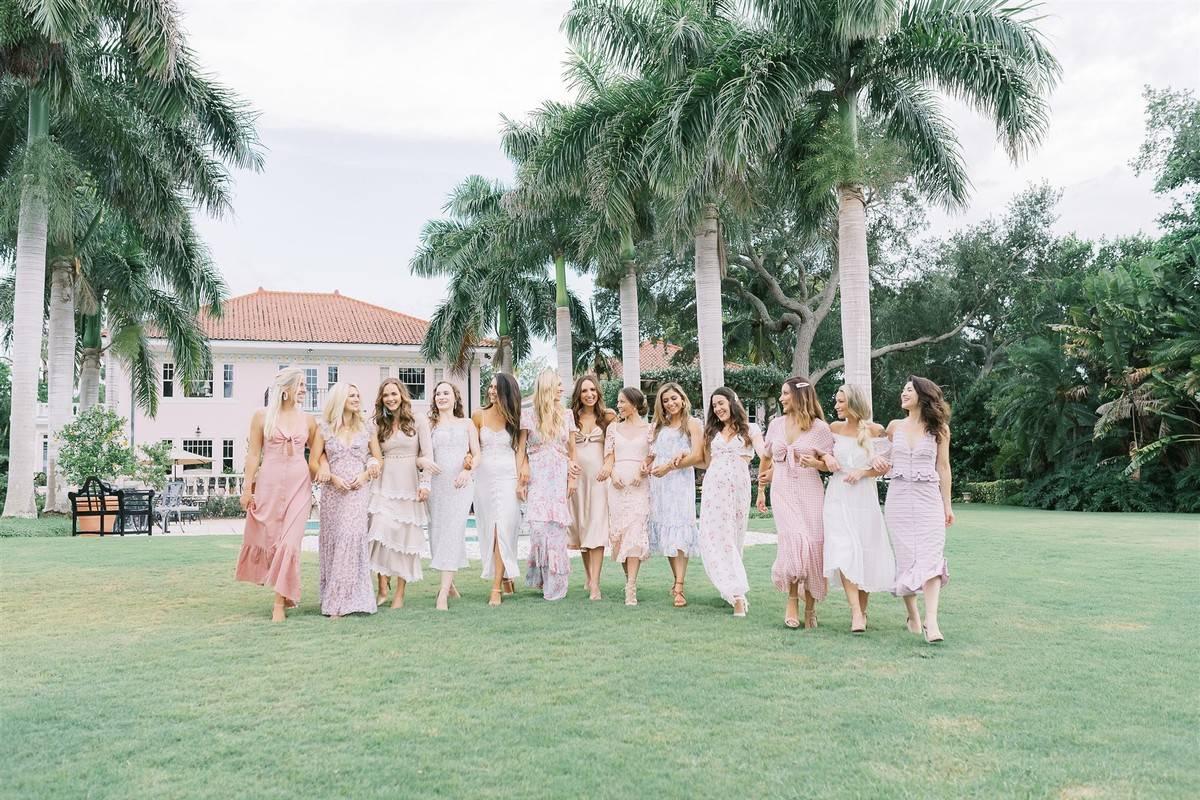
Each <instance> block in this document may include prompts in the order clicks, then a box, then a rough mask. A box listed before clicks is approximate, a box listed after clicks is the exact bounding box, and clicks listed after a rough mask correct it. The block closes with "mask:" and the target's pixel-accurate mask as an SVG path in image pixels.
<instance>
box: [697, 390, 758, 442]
mask: <svg viewBox="0 0 1200 800" xmlns="http://www.w3.org/2000/svg"><path fill="white" fill-rule="evenodd" d="M714 397H724V398H725V399H726V400H727V401H729V420H730V422H732V423H733V430H734V431H735V433H736V434H737V435H738V436H740V437H742V441H744V442H746V443H747V444H749V443H750V415H749V414H747V413H746V407H745V406H743V405H742V401H741V400H739V399H738V396H737V393H736V392H734V391H733V389H730V388H729V387H727V386H718V387H717V388H716V389H714V390H713V393H712V397H710V398H709V399H708V417H707V419H705V421H704V442H705V444H712V440H713V439H714V438H715V437H716V436H717V434H719V433H720V432H721V431H722V430H723V429H724V428H725V423H724V422H722V421H721V420H720V419H719V418H718V417H717V414H716V412H715V411H713V403H712V401H713V398H714Z"/></svg>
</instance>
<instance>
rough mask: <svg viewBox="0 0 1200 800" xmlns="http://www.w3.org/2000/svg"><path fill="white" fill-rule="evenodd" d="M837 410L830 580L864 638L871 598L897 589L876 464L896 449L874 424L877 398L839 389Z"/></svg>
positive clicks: (829, 493)
mask: <svg viewBox="0 0 1200 800" xmlns="http://www.w3.org/2000/svg"><path fill="white" fill-rule="evenodd" d="M834 408H835V409H836V411H837V415H838V418H839V421H838V422H835V423H833V425H831V426H830V429H831V430H832V431H833V452H832V453H829V454H826V456H825V467H826V469H828V470H829V471H830V472H832V473H833V474H832V475H830V476H829V485H828V486H827V487H826V489H825V514H824V519H825V578H826V579H827V580H829V581H831V582H833V583H834V584H835V585H836V584H839V583H840V584H841V586H842V589H843V590H845V592H846V601H847V602H848V603H849V604H850V632H851V633H863V632H865V631H866V629H867V601H868V599H869V598H870V596H871V595H870V593H871V592H884V591H888V592H890V591H891V590H892V589H893V588H894V586H895V578H896V560H895V559H894V558H893V557H892V544H891V542H890V541H889V540H888V533H887V526H885V525H884V523H883V512H882V511H881V510H880V509H879V493H878V490H877V489H876V486H875V480H876V478H878V477H879V476H880V475H883V474H884V471H883V470H878V469H875V468H874V465H873V464H872V463H871V462H872V460H873V459H874V458H876V457H877V456H884V455H886V454H887V452H888V451H889V450H890V443H889V442H888V440H887V438H886V437H884V431H883V426H881V425H876V424H875V423H874V422H872V421H871V398H870V396H869V395H868V394H867V393H866V391H864V390H863V389H862V388H861V387H859V386H854V385H849V384H847V385H845V386H842V387H841V388H840V389H838V391H837V396H836V397H835V399H834Z"/></svg>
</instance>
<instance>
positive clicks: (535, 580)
mask: <svg viewBox="0 0 1200 800" xmlns="http://www.w3.org/2000/svg"><path fill="white" fill-rule="evenodd" d="M562 395H563V387H562V380H561V379H560V378H559V377H558V373H557V372H555V371H554V370H552V369H546V370H542V372H541V374H539V375H538V378H537V384H536V388H535V389H534V392H533V408H531V409H528V410H526V411H523V412H522V413H521V436H520V440H519V441H518V443H517V463H518V470H517V471H518V475H521V476H525V475H528V483H524V482H522V484H521V486H520V491H521V497H522V499H523V500H526V506H525V523H526V524H527V525H528V526H529V565H528V566H529V569H528V571H527V572H526V573H525V583H526V585H527V586H530V587H532V588H535V589H541V590H542V597H544V598H545V599H547V600H561V599H562V598H564V597H566V595H567V579H568V576H569V575H570V574H571V554H570V552H569V550H568V549H567V526H568V525H570V524H571V508H570V505H569V503H568V498H569V497H570V496H571V495H572V494H574V492H575V478H574V476H572V475H571V464H572V462H573V461H574V459H575V437H574V436H572V434H573V433H574V432H575V421H574V419H573V418H572V417H571V415H570V414H568V413H567V410H566V409H565V408H563V404H562Z"/></svg>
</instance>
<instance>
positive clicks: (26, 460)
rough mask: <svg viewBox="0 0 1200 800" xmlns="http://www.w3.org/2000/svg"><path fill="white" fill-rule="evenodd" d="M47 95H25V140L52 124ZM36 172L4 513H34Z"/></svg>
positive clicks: (22, 264) (16, 343)
mask: <svg viewBox="0 0 1200 800" xmlns="http://www.w3.org/2000/svg"><path fill="white" fill-rule="evenodd" d="M49 122H50V114H49V103H48V101H47V99H46V95H45V94H44V93H42V92H41V91H38V90H34V91H32V92H30V94H29V135H28V137H27V141H28V142H29V145H30V146H32V145H34V144H35V143H36V142H37V141H38V140H41V139H45V138H46V135H47V133H48V131H49V127H50V124H49ZM36 183H38V181H36V179H35V176H30V175H26V176H25V186H24V187H23V189H22V191H21V211H20V216H19V217H18V220H17V259H16V286H15V290H14V292H13V337H12V338H13V343H12V359H13V366H12V412H11V417H10V424H9V436H8V458H9V462H8V467H9V469H8V491H7V493H6V494H5V497H4V516H6V517H33V516H36V514H37V506H36V505H35V504H34V499H33V473H34V472H35V471H36V470H35V468H34V445H35V444H36V439H35V434H36V424H35V421H34V420H35V417H36V413H37V384H38V367H39V366H40V364H41V358H42V302H43V296H44V293H45V289H46V221H47V217H48V210H47V208H46V196H45V194H44V190H43V189H42V188H41V187H38V186H35V185H34V184H36Z"/></svg>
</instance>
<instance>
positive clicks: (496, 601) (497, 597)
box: [488, 589, 504, 608]
mask: <svg viewBox="0 0 1200 800" xmlns="http://www.w3.org/2000/svg"><path fill="white" fill-rule="evenodd" d="M502 602H504V600H503V597H502V592H501V591H500V590H499V589H492V594H491V596H490V597H489V598H488V605H489V606H491V607H492V608H495V607H496V606H498V605H500V604H501V603H502Z"/></svg>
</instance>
